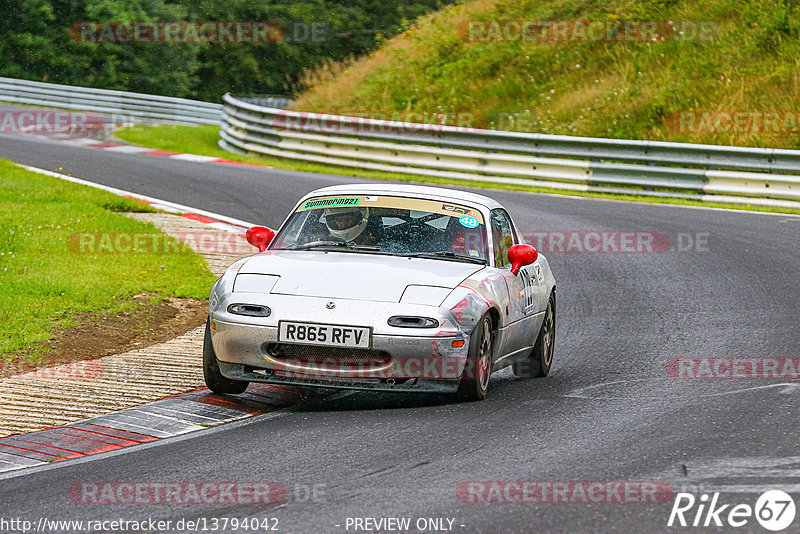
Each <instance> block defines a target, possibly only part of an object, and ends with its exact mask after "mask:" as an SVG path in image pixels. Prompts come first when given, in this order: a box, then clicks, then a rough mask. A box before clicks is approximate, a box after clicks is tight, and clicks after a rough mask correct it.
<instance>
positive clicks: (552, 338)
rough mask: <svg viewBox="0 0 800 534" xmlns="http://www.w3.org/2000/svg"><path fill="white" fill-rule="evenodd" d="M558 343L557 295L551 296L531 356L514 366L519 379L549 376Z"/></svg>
mask: <svg viewBox="0 0 800 534" xmlns="http://www.w3.org/2000/svg"><path fill="white" fill-rule="evenodd" d="M555 343H556V295H555V293H553V294H551V295H550V300H548V302H547V311H546V312H545V315H544V321H543V322H542V328H540V329H539V335H538V336H536V343H535V344H534V345H533V348H532V349H531V352H530V354H529V355H528V357H527V358H525V359H524V360H522V361H519V362H515V363H514V365H513V369H514V374H515V375H516V376H517V377H519V378H541V377H543V376H547V373H549V372H550V367H551V366H552V365H553V349H554V348H555Z"/></svg>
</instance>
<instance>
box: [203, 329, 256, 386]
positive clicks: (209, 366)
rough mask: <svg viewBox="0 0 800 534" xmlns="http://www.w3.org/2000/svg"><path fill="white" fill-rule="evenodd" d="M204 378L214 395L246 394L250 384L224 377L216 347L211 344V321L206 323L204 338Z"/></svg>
mask: <svg viewBox="0 0 800 534" xmlns="http://www.w3.org/2000/svg"><path fill="white" fill-rule="evenodd" d="M203 378H205V381H206V385H207V386H208V389H210V390H211V391H213V392H214V393H220V394H224V393H232V394H236V393H244V391H245V390H246V389H247V386H248V385H249V384H250V382H245V381H242V380H231V379H230V378H226V377H224V376H222V373H221V372H220V370H219V363H218V362H217V354H216V353H215V352H214V345H212V344H211V319H209V320H207V321H206V333H205V336H203Z"/></svg>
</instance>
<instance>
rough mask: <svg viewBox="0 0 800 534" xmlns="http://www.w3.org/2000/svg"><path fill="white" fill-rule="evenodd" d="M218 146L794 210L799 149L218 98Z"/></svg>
mask: <svg viewBox="0 0 800 534" xmlns="http://www.w3.org/2000/svg"><path fill="white" fill-rule="evenodd" d="M223 101H224V109H223V112H222V129H221V131H220V141H219V145H220V146H221V147H222V148H224V149H226V150H229V151H232V152H252V153H258V154H264V155H268V156H276V157H282V158H291V159H296V160H302V161H307V162H315V163H322V164H328V165H337V166H345V167H354V168H360V169H368V170H379V171H387V172H401V173H405V174H417V175H425V176H437V177H444V178H455V179H462V180H473V181H482V182H495V183H497V182H499V183H513V184H522V185H532V186H542V187H549V188H555V189H567V190H575V191H604V192H610V193H633V194H638V195H648V196H660V197H681V198H692V199H698V200H711V201H723V202H735V203H747V204H762V205H776V206H788V207H800V150H783V149H766V148H746V147H727V146H717V145H696V144H689V143H668V142H660V141H634V140H622V139H600V138H591V137H571V136H564V135H544V134H533V133H521V132H506V131H497V130H478V129H473V128H462V127H453V126H439V125H433V124H416V123H405V122H392V121H382V120H372V119H367V118H360V117H343V116H336V115H326V114H320V113H304V112H295V111H286V110H284V109H279V108H281V107H284V106H285V102H280V104H278V103H277V102H276V103H275V104H271V103H270V102H267V101H264V100H263V99H258V100H256V99H252V100H251V99H250V98H239V97H234V96H232V95H230V94H226V95H225V96H224V97H223Z"/></svg>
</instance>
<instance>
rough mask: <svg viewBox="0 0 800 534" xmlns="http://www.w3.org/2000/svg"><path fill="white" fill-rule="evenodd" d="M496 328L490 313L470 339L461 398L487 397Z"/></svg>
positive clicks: (459, 387) (467, 399) (460, 390)
mask: <svg viewBox="0 0 800 534" xmlns="http://www.w3.org/2000/svg"><path fill="white" fill-rule="evenodd" d="M493 348H494V329H493V328H492V319H491V318H490V317H489V315H488V314H487V315H484V316H483V317H481V320H480V322H479V323H478V326H476V327H475V331H474V332H473V333H472V336H471V337H470V340H469V356H468V359H467V365H466V366H465V368H464V372H463V373H462V375H461V382H460V383H459V385H458V392H457V393H456V395H457V396H458V398H460V399H461V400H466V401H478V400H483V398H484V397H486V391H487V390H488V389H489V375H491V374H492V350H493Z"/></svg>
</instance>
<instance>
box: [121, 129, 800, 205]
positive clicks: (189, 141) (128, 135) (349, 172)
mask: <svg viewBox="0 0 800 534" xmlns="http://www.w3.org/2000/svg"><path fill="white" fill-rule="evenodd" d="M116 136H117V137H119V138H120V139H122V140H124V141H127V142H129V143H133V144H137V145H141V146H145V147H148V148H154V149H158V150H166V151H168V152H179V153H187V154H199V155H205V156H216V157H220V158H225V159H229V160H232V161H239V162H242V163H254V164H258V165H268V166H270V167H275V168H279V169H287V170H294V171H305V172H316V173H324V174H339V175H344V176H360V177H364V178H374V179H378V180H397V181H407V182H421V183H431V184H441V185H456V186H463V187H475V188H480V189H500V190H508V191H525V192H530V193H548V194H558V195H568V196H580V197H589V198H602V199H609V200H627V201H635V202H647V203H653V204H677V205H683V206H703V207H713V208H725V209H734V210H747V211H764V212H770V213H795V214H800V209H794V208H780V207H772V206H759V205H755V204H754V205H751V204H729V203H720V202H703V201H700V200H692V199H682V198H667V197H649V196H643V195H636V194H630V195H622V194H616V193H601V192H580V191H566V190H561V189H551V188H546V187H535V186H525V185H516V184H503V183H487V182H475V181H471V180H455V179H450V178H438V177H433V176H417V175H411V174H401V173H388V172H379V171H365V170H361V169H355V168H349V167H329V166H326V165H320V164H314V163H303V162H298V161H295V160H291V159H282V158H271V157H262V156H256V155H250V154H247V155H241V154H232V153H230V152H226V151H225V150H223V149H221V148H219V146H218V145H217V141H218V140H219V128H218V127H217V126H133V127H129V128H123V129H121V130H118V131H117V132H116Z"/></svg>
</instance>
